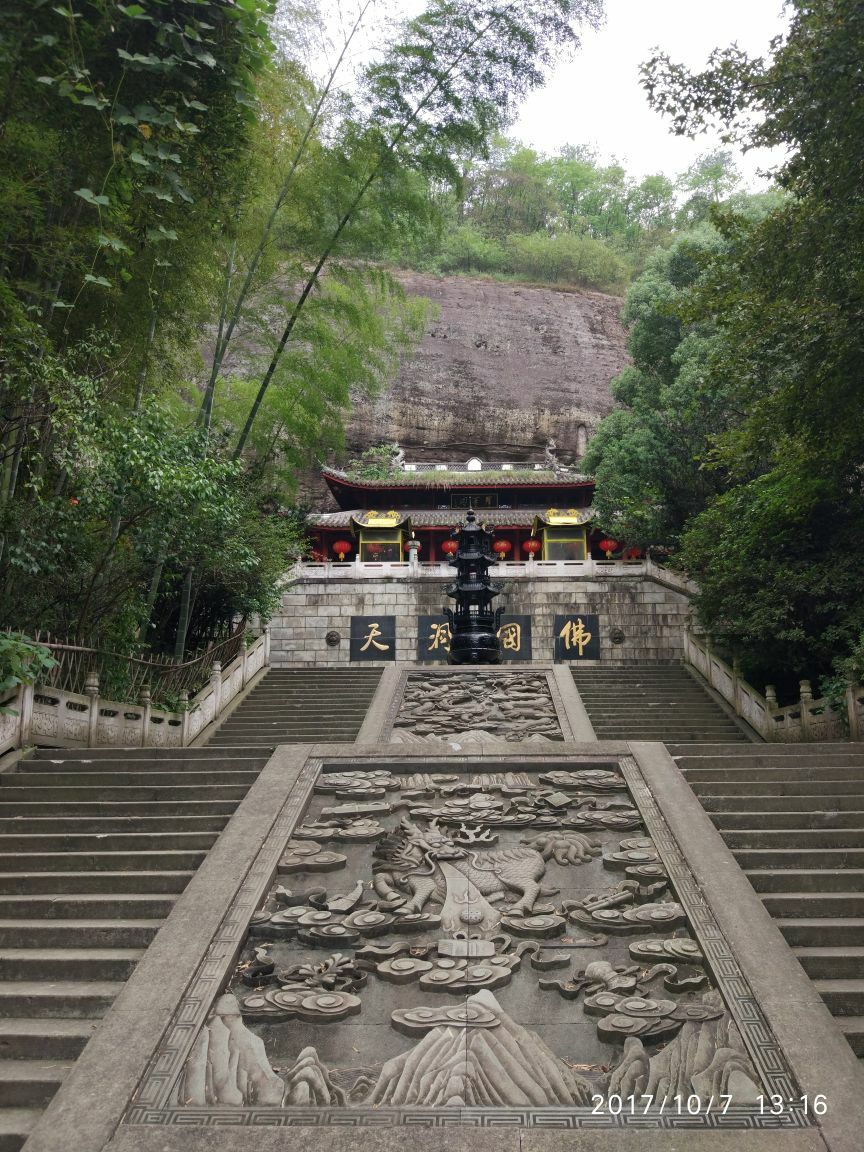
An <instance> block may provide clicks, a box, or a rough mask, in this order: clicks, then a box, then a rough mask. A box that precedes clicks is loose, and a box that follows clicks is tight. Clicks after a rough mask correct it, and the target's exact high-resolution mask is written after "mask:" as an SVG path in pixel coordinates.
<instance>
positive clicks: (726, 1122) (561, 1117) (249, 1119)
mask: <svg viewBox="0 0 864 1152" xmlns="http://www.w3.org/2000/svg"><path fill="white" fill-rule="evenodd" d="M126 1123H127V1124H146V1125H148V1126H153V1125H160V1126H162V1127H171V1128H174V1127H180V1128H329V1127H334V1126H338V1127H340V1128H453V1127H456V1126H459V1127H463V1128H465V1127H468V1128H535V1129H536V1128H540V1129H543V1128H559V1129H560V1128H568V1129H575V1128H580V1129H581V1128H588V1129H590V1128H603V1129H608V1128H635V1129H641V1130H650V1129H669V1128H686V1129H703V1130H714V1131H723V1130H729V1129H735V1130H736V1131H742V1130H747V1129H751V1130H752V1129H764V1128H784V1129H793V1128H806V1127H809V1125H810V1121H809V1120H808V1119H807V1117H806V1116H804V1115H803V1113H801V1112H800V1111H796V1110H789V1111H785V1112H784V1113H783V1114H782V1115H781V1116H769V1115H766V1116H760V1115H759V1113H758V1112H755V1111H754V1110H753V1109H752V1108H730V1109H729V1111H728V1112H727V1113H726V1115H725V1116H723V1115H721V1114H720V1113H719V1112H711V1113H708V1114H705V1113H703V1114H701V1115H699V1116H690V1115H688V1114H687V1113H686V1112H685V1113H683V1114H682V1115H680V1116H679V1115H678V1114H677V1113H673V1112H664V1113H663V1114H662V1115H657V1114H654V1115H652V1116H640V1115H638V1114H637V1115H629V1114H627V1113H625V1112H623V1111H622V1112H621V1113H620V1115H617V1116H612V1115H610V1114H609V1113H608V1112H605V1113H603V1114H602V1115H599V1114H598V1115H597V1116H594V1115H592V1113H591V1109H590V1108H582V1109H576V1108H354V1107H351V1108H291V1109H288V1108H285V1109H282V1110H281V1111H280V1110H277V1109H275V1108H172V1109H167V1110H166V1111H153V1110H152V1109H148V1108H138V1107H136V1108H133V1109H131V1110H130V1112H129V1114H128V1115H127V1117H126Z"/></svg>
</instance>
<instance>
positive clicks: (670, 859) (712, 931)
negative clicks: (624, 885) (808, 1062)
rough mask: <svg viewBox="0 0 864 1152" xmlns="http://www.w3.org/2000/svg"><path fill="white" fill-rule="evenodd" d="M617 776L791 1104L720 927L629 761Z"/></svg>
mask: <svg viewBox="0 0 864 1152" xmlns="http://www.w3.org/2000/svg"><path fill="white" fill-rule="evenodd" d="M620 764H621V771H622V773H623V775H624V779H625V780H626V781H627V785H628V787H629V789H630V794H631V796H632V797H633V800H634V802H635V804H636V806H637V808H638V809H639V811H640V812H641V813H642V818H643V820H644V822H645V828H646V831H647V832H648V835H649V836H650V837H651V839H652V840H653V841H654V844H655V845H656V847H657V850H658V852H659V854H660V858H661V860H662V861H663V865H664V867H665V868H666V871H667V873H668V874H669V877H670V879H671V880H672V883H673V885H674V886H675V891H676V892H677V894H678V899H679V900H680V901H681V903H682V904H683V905H684V908H685V910H686V912H687V916H688V918H689V920H690V923H691V925H692V926H693V929H694V932H695V934H696V938H697V939H698V941H699V943H700V945H701V946H702V952H703V955H704V956H705V957H706V959H707V960H708V961H709V964H710V968H711V974H712V975H713V977H714V980H715V982H716V984H717V987H718V988H719V989H720V992H721V993H722V995H723V999H724V1000H725V1001H726V1003H727V1005H728V1007H729V1011H730V1012H731V1013H732V1016H733V1018H734V1020H735V1023H736V1024H737V1026H738V1030H739V1032H740V1033H741V1038H742V1039H743V1041H744V1044H745V1045H746V1047H747V1051H748V1052H749V1053H750V1058H751V1059H752V1061H753V1064H754V1065H755V1067H756V1070H757V1071H758V1072H759V1074H760V1076H761V1077H762V1080H763V1082H764V1084H765V1085H766V1086H767V1087H768V1089H769V1091H770V1093H771V1094H776V1095H779V1096H782V1097H783V1098H784V1100H791V1099H793V1098H794V1097H797V1096H799V1095H800V1093H799V1091H798V1086H797V1084H796V1083H795V1080H794V1078H793V1076H792V1073H791V1071H790V1069H789V1067H788V1065H787V1063H786V1059H785V1057H784V1055H783V1050H782V1048H781V1047H780V1045H779V1043H778V1042H777V1039H776V1038H775V1036H774V1033H773V1032H772V1031H771V1028H770V1026H769V1024H768V1021H767V1020H766V1019H765V1016H764V1014H763V1012H762V1009H761V1008H760V1007H759V1003H758V1001H757V1000H756V997H755V996H754V995H753V990H752V989H751V987H750V985H749V983H748V981H747V978H746V976H745V975H744V973H743V972H742V971H741V967H740V965H739V964H738V961H737V959H736V957H735V956H734V954H733V952H732V949H731V948H730V946H729V942H728V941H727V939H726V937H725V936H724V935H723V932H722V930H721V928H720V925H719V924H718V923H717V920H716V918H715V916H714V913H713V912H712V911H711V909H710V908H709V906H708V904H707V903H706V902H705V899H704V898H703V896H702V893H701V891H700V890H699V886H698V885H697V883H696V880H695V878H694V876H693V873H692V872H691V871H690V868H689V867H688V865H687V862H686V860H685V859H684V856H683V854H682V852H681V849H680V847H679V846H678V841H677V840H676V839H675V837H674V836H673V835H672V831H671V829H670V827H669V825H668V824H667V823H666V819H665V817H664V816H663V814H662V812H661V811H660V809H659V807H658V805H657V802H656V800H655V799H654V797H653V795H652V794H651V790H650V789H649V788H648V785H647V784H646V783H645V779H644V777H643V776H642V773H641V771H640V770H639V766H638V765H637V763H636V761H635V760H634V759H633V757H632V756H623V757H622V758H621V761H620Z"/></svg>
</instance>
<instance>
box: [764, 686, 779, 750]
mask: <svg viewBox="0 0 864 1152" xmlns="http://www.w3.org/2000/svg"><path fill="white" fill-rule="evenodd" d="M776 711H777V689H776V688H775V687H774V685H773V684H766V685H765V731H764V732H763V733H762V735H763V736H764V737H765V739H766V740H773V739H774V736H775V734H776V732H777V725H776V724H775V722H774V713H775V712H776Z"/></svg>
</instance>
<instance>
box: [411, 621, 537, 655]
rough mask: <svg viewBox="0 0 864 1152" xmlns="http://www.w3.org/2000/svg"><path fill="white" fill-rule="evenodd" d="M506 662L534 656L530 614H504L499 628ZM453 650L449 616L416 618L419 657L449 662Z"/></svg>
mask: <svg viewBox="0 0 864 1152" xmlns="http://www.w3.org/2000/svg"><path fill="white" fill-rule="evenodd" d="M498 639H499V640H500V641H501V656H502V657H503V659H504V661H505V662H507V661H509V660H530V659H531V617H530V616H502V617H501V627H500V628H499V629H498ZM449 651H450V625H449V624H448V623H447V617H446V616H418V617H417V659H418V660H424V661H425V660H440V661H443V662H444V663H446V661H447V654H448V653H449Z"/></svg>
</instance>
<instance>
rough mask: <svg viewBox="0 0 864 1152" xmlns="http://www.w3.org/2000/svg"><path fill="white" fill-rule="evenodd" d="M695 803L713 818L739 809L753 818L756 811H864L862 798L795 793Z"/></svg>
mask: <svg viewBox="0 0 864 1152" xmlns="http://www.w3.org/2000/svg"><path fill="white" fill-rule="evenodd" d="M699 800H700V802H701V804H702V807H703V808H704V809H705V811H706V812H708V813H709V814H710V815H711V818H712V820H713V819H714V816H715V815H716V814H718V813H720V812H723V813H726V812H740V811H742V808H743V806H746V808H747V809H748V811H750V812H752V813H753V814H754V815H758V814H759V813H760V812H801V811H804V812H817V811H819V810H820V809H822V808H826V807H827V808H830V809H831V811H838V812H857V811H860V810H861V809H862V808H864V797H862V795H861V794H860V793H859V794H858V795H855V794H854V793H852V794H844V795H842V796H836V795H833V794H831V795H825V794H823V795H812V794H809V793H806V792H802V793H800V794H799V793H796V794H795V795H794V796H783V795H778V794H777V793H776V792H765V793H756V794H754V795H752V796H743V797H742V796H701V795H700V797H699Z"/></svg>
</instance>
